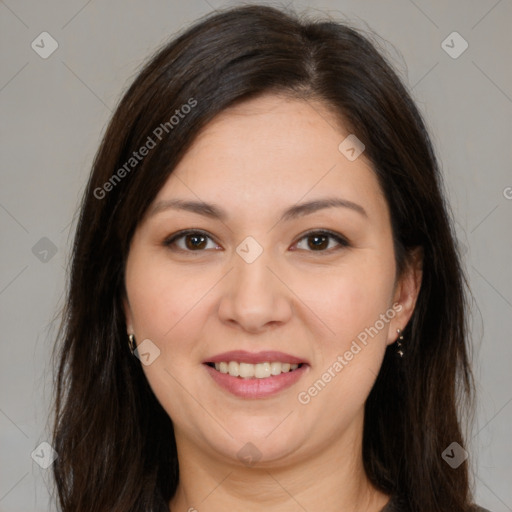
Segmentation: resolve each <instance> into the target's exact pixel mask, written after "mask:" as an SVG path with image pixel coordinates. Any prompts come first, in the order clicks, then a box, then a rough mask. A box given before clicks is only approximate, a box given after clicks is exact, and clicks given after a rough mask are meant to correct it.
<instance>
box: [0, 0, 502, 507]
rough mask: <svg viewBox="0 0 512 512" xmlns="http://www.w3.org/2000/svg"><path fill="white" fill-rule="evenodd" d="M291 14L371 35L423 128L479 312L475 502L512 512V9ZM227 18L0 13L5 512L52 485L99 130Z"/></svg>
mask: <svg viewBox="0 0 512 512" xmlns="http://www.w3.org/2000/svg"><path fill="white" fill-rule="evenodd" d="M290 3H291V4H292V5H293V7H294V8H296V10H298V11H304V9H306V10H307V12H310V13H313V14H314V13H315V12H317V10H318V12H317V14H321V13H322V12H325V11H327V12H328V13H330V14H331V15H332V16H334V17H337V18H338V19H348V20H349V21H351V22H352V23H354V24H355V26H357V27H359V28H362V29H364V30H366V29H367V28H368V29H371V30H374V31H375V32H376V33H377V34H379V35H380V36H381V38H382V41H381V44H382V47H383V48H384V51H386V52H387V54H388V57H389V58H391V59H392V60H393V62H394V63H395V65H396V67H397V68H398V70H399V72H400V73H401V75H402V77H403V79H404V81H405V82H406V84H408V86H409V88H410V90H411V91H412V94H413V97H414V98H415V100H416V101H417V103H418V105H419V107H420V109H421V110H422V112H423V113H424V115H425V119H426V121H427V123H428V126H429V128H430V130H431V133H432V137H433V141H434V144H435V147H436V150H437V152H438V155H439V158H440V161H441V164H442V168H443V172H444V176H445V180H446V188H447V192H448V196H449V200H450V202H451V205H452V209H453V213H454V216H455V218H456V221H457V235H458V237H459V239H460V241H461V243H462V245H463V247H464V257H465V266H466V269H467V273H468V276H469V279H470V285H471V288H472V291H473V295H474V297H475V301H474V304H473V311H472V320H471V321H472V326H473V329H472V341H473V346H474V359H475V375H476V378H477V385H478V392H479V403H478V409H477V415H476V421H475V426H474V429H473V431H472V433H471V434H470V441H469V443H468V445H467V446H466V447H465V448H466V449H467V451H468V452H469V453H470V457H471V461H472V465H473V467H474V468H475V472H476V476H475V487H476V496H477V500H478V501H479V502H480V504H481V505H483V506H486V507H487V508H489V509H491V510H493V511H494V512H499V511H506V510H507V511H510V510H512V487H511V486H510V482H512V467H511V466H512V464H511V460H512V443H511V442H510V439H509V434H510V427H511V424H512V422H511V419H512V404H511V401H512V386H511V380H512V378H511V376H510V373H511V372H510V369H511V364H510V361H511V357H512V343H510V342H511V334H510V333H511V332H512V322H511V317H512V287H511V284H512V265H511V261H512V258H511V255H512V237H511V233H512V230H511V224H512V222H511V220H512V188H510V187H512V172H511V162H512V158H511V156H512V155H511V146H512V144H511V140H510V133H511V131H512V130H511V129H512V123H511V119H512V73H511V58H510V49H511V48H512V37H511V33H512V2H511V1H510V0H481V1H474V0H472V1H462V0H455V1H450V2H444V1H441V0H436V1H433V2H420V0H414V2H413V1H412V0H390V1H385V2H383V1H379V0H366V1H356V0H335V1H316V2H310V3H308V4H306V3H305V2H301V1H295V2H290ZM232 4H233V2H231V3H229V2H221V1H216V0H208V1H206V0H195V1H189V2H186V3H185V2H178V1H177V0H175V1H164V0H153V1H148V2H142V1H139V2H136V1H134V0H130V1H124V2H122V1H121V0H92V1H89V2H87V1H84V0H72V1H66V2H64V1H45V2H43V1H40V2H39V1H35V0H32V1H24V0H6V1H5V2H0V16H1V21H0V24H1V27H0V34H1V35H0V37H1V45H2V46H1V48H2V52H1V55H2V66H1V76H0V108H1V113H2V125H1V141H2V145H1V164H2V170H1V175H0V177H1V178H0V179H1V186H0V233H1V240H2V251H1V256H0V257H1V266H0V318H1V359H0V367H1V370H0V454H1V455H0V457H1V467H0V511H10V512H14V511H22V510H23V511H28V510H34V511H35V510H37V511H43V510H49V495H48V490H47V486H48V484H49V482H50V471H51V470H50V469H46V470H45V469H42V468H41V467H40V466H39V465H38V464H36V463H35V462H34V461H33V459H32V458H31V453H32V452H33V450H34V449H35V448H36V447H37V446H38V445H39V444H40V443H41V442H42V441H45V440H47V439H49V434H48V425H47V414H48V403H49V400H50V396H51V382H52V377H51V366H50V359H49V356H50V349H51V346H52V341H53V340H52V337H53V336H54V334H55V328H56V325H57V324H58V322H57V321H55V315H56V313H57V311H58V308H59V307H61V306H62V304H63V300H64V299H63V297H64V296H63V291H64V287H65V275H66V274H65V268H66V263H67V258H68V255H69V247H70V241H71V237H72V232H73V228H74V226H75V222H74V221H75V220H76V217H74V214H75V211H76V208H77V204H78V200H79V197H80V195H81V193H82V191H83V189H84V186H85V183H86V179H87V176H88V173H89V170H90V165H91V162H92V158H93V156H94V153H95V150H96V148H97V146H98V144H99V141H100V137H101V134H102V133H103V130H104V128H105V125H106V123H107V121H108V119H109V117H110V115H111V112H112V111H113V109H114V107H115V105H116V103H117V101H118V99H119V97H120V95H121V93H122V91H124V90H125V88H126V87H127V85H128V84H129V82H130V81H131V79H132V78H133V77H134V76H135V74H136V71H137V69H138V68H139V67H140V65H141V64H142V63H143V61H144V60H145V58H146V57H147V56H149V55H150V54H151V53H152V52H153V51H154V50H155V49H156V47H158V46H159V45H160V44H161V43H163V42H164V41H166V40H167V39H168V38H169V37H171V36H172V35H173V34H175V33H176V32H177V31H178V30H180V29H182V28H183V27H184V26H187V25H188V24H189V23H190V22H192V21H193V20H195V19H196V18H197V17H199V16H201V15H203V14H206V13H207V12H209V11H211V10H212V9H216V8H221V7H224V6H227V5H232ZM274 5H283V4H279V3H277V2H275V3H274ZM43 31H47V32H49V33H50V34H51V36H52V37H53V38H54V39H55V40H56V41H57V42H58V45H59V46H58V49H57V50H56V51H55V52H54V53H53V54H52V55H51V56H49V57H48V58H47V59H43V58H41V57H40V56H39V54H37V53H36V52H35V51H34V50H33V49H32V47H31V43H32V41H34V40H36V42H37V41H40V38H39V39H36V38H38V36H39V34H41V32H43ZM454 31H457V32H458V33H459V34H460V35H461V36H462V37H463V38H464V39H465V40H466V41H467V43H468V44H469V47H468V48H467V50H466V51H465V52H464V53H462V54H461V55H460V56H459V57H458V58H452V57H451V56H450V55H448V53H447V52H446V51H445V49H444V47H443V46H442V42H443V41H444V40H445V39H446V38H447V36H449V34H451V33H452V32H454ZM446 44H448V45H450V46H453V48H452V50H451V51H452V52H453V51H457V50H459V49H461V48H462V47H461V45H460V41H456V40H454V42H453V43H452V42H451V39H450V38H449V39H448V40H447V43H445V45H446ZM45 48H46V49H48V48H49V46H48V41H47V43H46V44H45ZM44 237H46V238H44ZM42 238H44V239H43V240H42V241H41V239H42ZM52 249H53V251H54V250H56V251H57V252H56V253H55V254H53V252H52ZM45 251H47V252H45Z"/></svg>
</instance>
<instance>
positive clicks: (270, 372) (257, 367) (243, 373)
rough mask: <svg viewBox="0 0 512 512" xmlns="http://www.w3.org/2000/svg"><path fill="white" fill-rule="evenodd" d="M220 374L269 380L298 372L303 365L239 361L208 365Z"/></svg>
mask: <svg viewBox="0 0 512 512" xmlns="http://www.w3.org/2000/svg"><path fill="white" fill-rule="evenodd" d="M207 364H208V366H210V367H212V368H215V369H216V370H217V371H218V372H220V373H224V374H229V375H231V376H232V377H239V378H241V379H251V378H256V379H268V378H270V377H272V376H277V375H281V374H282V373H289V372H293V371H294V370H297V368H299V367H301V366H302V364H303V363H300V364H297V363H282V362H280V361H273V362H268V361H267V362H263V363H257V364H251V363H242V362H238V361H222V362H220V363H207Z"/></svg>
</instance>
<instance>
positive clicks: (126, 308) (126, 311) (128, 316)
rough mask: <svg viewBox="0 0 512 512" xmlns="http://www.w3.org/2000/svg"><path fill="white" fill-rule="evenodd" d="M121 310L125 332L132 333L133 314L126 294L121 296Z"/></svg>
mask: <svg viewBox="0 0 512 512" xmlns="http://www.w3.org/2000/svg"><path fill="white" fill-rule="evenodd" d="M123 310H124V318H125V322H126V333H127V334H133V332H134V331H133V314H132V309H131V307H130V303H129V302H128V298H127V297H126V295H125V296H124V297H123Z"/></svg>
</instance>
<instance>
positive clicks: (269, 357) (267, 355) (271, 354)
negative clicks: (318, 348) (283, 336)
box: [203, 350, 309, 364]
mask: <svg viewBox="0 0 512 512" xmlns="http://www.w3.org/2000/svg"><path fill="white" fill-rule="evenodd" d="M226 361H228V362H229V361H236V362H238V363H250V364H258V363H267V362H279V363H290V364H301V363H302V364H309V363H308V361H307V360H305V359H303V358H300V357H297V356H293V355H291V354H286V353H284V352H277V351H275V350H264V351H261V352H246V351H245V350H232V351H231V352H223V353H222V354H217V355H215V356H212V357H209V358H208V359H206V360H204V361H203V363H205V364H208V363H222V362H226Z"/></svg>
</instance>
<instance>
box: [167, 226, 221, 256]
mask: <svg viewBox="0 0 512 512" xmlns="http://www.w3.org/2000/svg"><path fill="white" fill-rule="evenodd" d="M181 240H183V241H184V242H185V243H184V245H183V244H181V243H178V241H181ZM208 240H212V239H211V237H210V236H208V235H207V234H206V233H203V232H202V231H181V232H179V233H176V234H175V235H173V236H171V238H168V239H167V240H165V242H164V245H165V246H167V247H171V248H173V246H176V247H177V248H178V250H182V251H187V252H201V251H203V250H204V249H206V248H207V245H208V242H207V241H208ZM216 247H217V245H215V244H214V247H213V248H216Z"/></svg>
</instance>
